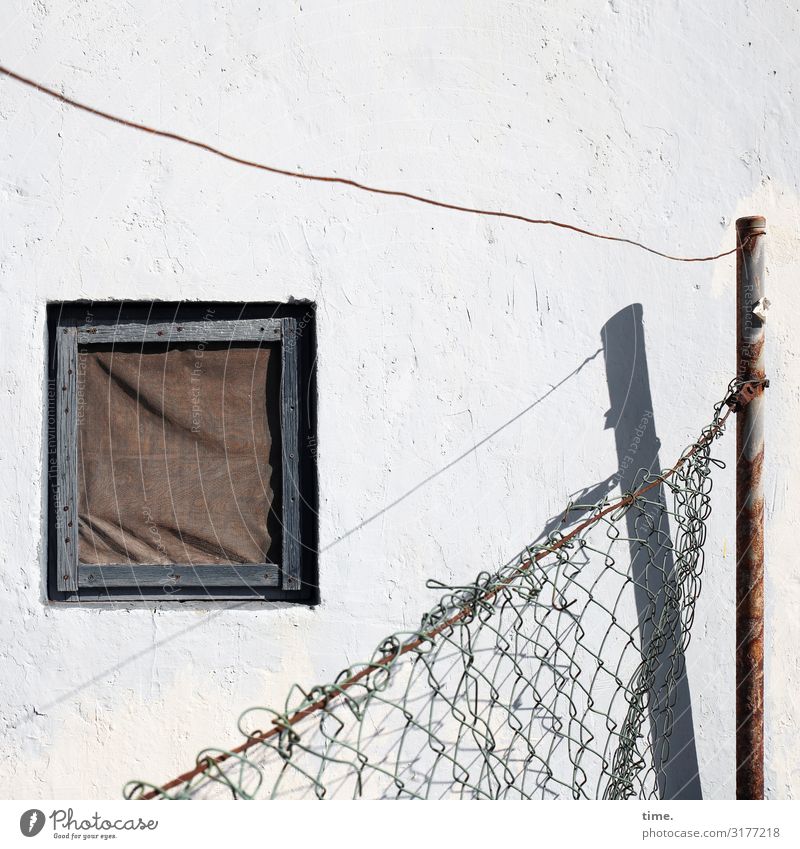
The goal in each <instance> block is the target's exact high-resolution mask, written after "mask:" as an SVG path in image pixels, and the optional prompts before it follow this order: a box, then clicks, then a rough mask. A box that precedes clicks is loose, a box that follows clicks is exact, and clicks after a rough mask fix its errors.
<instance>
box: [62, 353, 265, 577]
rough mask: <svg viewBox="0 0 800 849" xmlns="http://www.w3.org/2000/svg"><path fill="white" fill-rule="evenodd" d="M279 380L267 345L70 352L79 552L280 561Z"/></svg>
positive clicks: (130, 559)
mask: <svg viewBox="0 0 800 849" xmlns="http://www.w3.org/2000/svg"><path fill="white" fill-rule="evenodd" d="M279 387H280V356H279V350H278V349H277V347H275V346H261V347H257V346H247V345H241V346H239V345H236V346H228V345H227V344H225V345H218V346H211V345H209V346H205V347H203V346H197V347H186V346H184V347H170V348H167V347H166V346H158V347H156V346H152V345H148V346H145V348H144V350H142V349H141V347H140V346H136V349H135V350H131V348H130V347H129V348H128V349H127V350H125V349H120V348H115V349H114V350H99V349H93V348H91V347H89V348H88V349H87V350H86V352H81V353H79V355H78V441H79V449H78V480H79V509H78V521H79V559H80V561H81V562H82V563H89V564H111V563H133V564H136V563H142V564H146V563H149V564H169V563H186V564H191V565H200V564H226V563H231V564H235V563H264V562H277V557H276V550H277V546H278V545H279V536H280V522H279V520H278V510H277V504H275V493H276V492H280V482H279V480H275V478H276V476H277V475H279V473H280V446H279V434H280V425H279V422H280V406H279ZM273 508H274V509H273Z"/></svg>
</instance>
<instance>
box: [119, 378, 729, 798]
mask: <svg viewBox="0 0 800 849" xmlns="http://www.w3.org/2000/svg"><path fill="white" fill-rule="evenodd" d="M734 391H735V385H734V384H732V386H731V389H730V391H729V394H728V396H727V397H726V399H725V400H724V401H722V402H720V403H719V404H718V405H717V406H716V407H715V411H714V416H713V420H712V422H711V423H710V424H709V425H708V427H706V428H705V429H704V430H703V432H702V434H701V436H700V438H699V439H698V440H697V441H696V442H695V443H694V444H693V445H691V446H690V447H689V448H688V449H687V450H686V451H685V452H684V454H683V455H682V456H681V457H680V459H679V460H678V462H677V463H676V464H675V465H674V466H673V467H671V468H670V469H667V470H665V471H660V472H658V473H651V472H649V471H647V470H641V471H640V473H639V475H638V476H637V485H636V487H634V488H632V490H631V491H630V492H627V493H623V495H622V496H621V497H620V498H618V499H617V500H615V501H611V500H609V499H608V498H604V499H603V500H601V501H600V502H598V503H592V504H581V503H570V504H569V505H568V506H567V508H566V510H565V511H564V514H563V515H562V516H560V517H559V518H558V521H557V522H556V523H555V524H556V525H557V527H556V528H555V529H551V530H550V531H548V533H547V535H546V537H545V538H544V539H541V540H539V541H537V542H536V543H534V544H532V545H530V546H528V547H526V549H525V550H524V551H522V552H521V553H520V554H519V555H518V556H517V557H516V558H515V559H514V560H513V561H512V562H510V563H508V564H507V565H506V566H505V567H503V568H502V569H500V570H499V571H498V572H496V573H493V574H490V573H481V574H479V575H478V576H477V578H476V579H475V581H474V582H472V583H470V584H467V585H464V586H447V587H445V586H443V585H442V584H440V583H438V582H436V581H429V582H428V585H429V586H430V587H432V588H435V589H438V590H441V591H442V593H443V594H442V595H441V598H440V599H439V601H438V603H437V604H436V605H435V606H434V607H433V608H432V609H431V610H430V611H428V612H427V613H426V614H425V615H424V616H423V617H422V621H421V623H420V626H419V628H418V630H416V631H414V632H412V633H395V634H392V635H391V636H389V637H387V638H386V639H384V640H383V641H382V642H381V643H380V645H378V647H377V648H376V650H375V652H374V653H373V655H372V657H371V658H370V660H369V661H367V662H366V663H363V664H357V665H353V666H349V667H348V668H346V669H344V670H342V672H341V673H340V674H339V675H338V676H337V677H336V679H335V680H334V681H332V682H331V683H328V684H324V685H320V686H315V687H312V688H310V689H304V688H302V687H300V686H297V685H295V686H294V687H293V688H292V689H291V691H290V692H289V694H288V696H287V699H286V702H285V704H284V706H283V708H282V709H270V708H267V707H254V708H252V709H250V710H247V711H245V712H244V713H243V714H242V716H241V717H240V720H239V731H240V733H241V734H242V735H243V741H242V742H241V743H240V744H239V745H238V746H236V748H234V749H231V750H222V749H213V748H212V749H205V750H203V751H202V752H200V753H199V755H198V756H197V761H196V765H195V767H194V768H193V769H191V770H190V771H189V772H187V773H185V774H184V775H182V776H179V777H178V778H176V779H174V780H173V781H170V782H168V783H167V784H164V785H161V786H159V785H156V784H152V783H149V782H144V781H132V782H129V783H128V784H127V785H126V787H125V796H126V797H127V798H154V797H160V798H172V799H187V798H206V797H214V796H219V795H220V794H221V793H222V794H224V795H230V796H233V797H234V798H239V799H253V798H314V797H317V798H320V799H322V798H351V797H364V798H378V799H386V798H423V799H429V798H469V799H500V798H517V799H519V798H522V799H533V798H576V799H578V798H602V799H626V798H640V799H652V798H675V797H676V796H679V795H680V793H681V789H682V788H681V787H680V786H679V784H680V782H681V781H686V780H691V776H689V777H688V778H687V777H686V776H682V775H681V774H680V772H676V771H675V770H671V769H670V765H671V764H674V763H675V761H676V759H678V758H680V756H681V753H682V750H683V749H684V748H685V747H686V745H687V744H688V743H687V741H680V740H676V739H675V738H676V728H677V726H678V725H679V724H680V722H681V720H682V717H683V714H684V712H685V710H686V707H685V705H684V704H683V703H682V698H681V685H682V683H685V649H686V646H687V644H688V642H689V638H690V634H691V630H692V623H693V619H694V614H695V605H696V603H697V599H698V596H699V594H700V587H701V576H702V572H703V561H704V552H703V546H704V543H705V540H706V523H707V520H708V518H709V515H710V512H711V497H710V493H711V488H712V478H711V473H712V470H713V469H714V467H715V466H722V465H723V464H722V463H721V462H720V461H719V460H717V459H715V458H713V457H712V446H713V444H714V441H715V440H716V439H717V438H718V437H719V436H720V435H721V434H722V432H723V430H724V426H725V421H726V419H727V416H728V413H729V411H725V408H726V404H728V405H730V398H731V397H732V394H733V392H734ZM688 742H689V743H691V744H692V745H693V741H688Z"/></svg>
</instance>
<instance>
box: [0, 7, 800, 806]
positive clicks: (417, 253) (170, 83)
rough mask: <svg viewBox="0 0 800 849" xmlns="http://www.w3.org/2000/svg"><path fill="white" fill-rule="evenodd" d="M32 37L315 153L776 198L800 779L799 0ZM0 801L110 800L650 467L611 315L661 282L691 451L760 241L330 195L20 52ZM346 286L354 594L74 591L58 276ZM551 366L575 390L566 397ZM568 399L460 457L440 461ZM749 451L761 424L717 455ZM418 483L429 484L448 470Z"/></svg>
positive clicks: (786, 679) (315, 10) (788, 709)
mask: <svg viewBox="0 0 800 849" xmlns="http://www.w3.org/2000/svg"><path fill="white" fill-rule="evenodd" d="M5 6H6V8H5V9H4V15H3V21H2V24H0V27H1V28H2V32H1V33H0V55H2V61H3V62H4V63H6V64H8V65H9V66H10V67H12V68H15V69H18V70H19V71H21V72H22V73H26V74H29V75H30V76H33V77H35V78H37V79H40V80H42V81H44V82H48V83H52V84H55V85H56V86H63V88H64V90H65V91H67V92H69V93H71V94H74V95H75V96H76V97H78V98H80V99H82V100H85V101H86V102H88V103H92V104H95V105H97V106H99V107H101V108H106V109H108V110H110V111H112V112H114V113H118V114H120V115H126V116H131V117H133V118H135V119H137V120H141V121H143V122H146V123H150V124H155V125H158V126H163V127H165V128H168V129H171V130H173V131H176V132H179V133H185V134H187V135H192V136H196V137H199V138H202V139H205V140H208V141H209V142H211V143H212V144H216V145H218V146H220V147H222V148H225V149H228V150H231V151H235V152H237V153H239V154H241V155H242V156H245V157H251V158H256V159H263V160H267V161H269V162H273V163H276V164H279V165H282V166H285V167H287V168H298V167H299V168H302V169H304V170H307V171H309V172H311V171H313V172H317V173H335V174H341V175H345V176H351V177H353V178H356V179H360V180H363V181H365V182H370V183H374V184H378V185H387V186H396V187H398V188H403V189H406V190H408V191H412V192H418V193H422V194H429V195H432V196H441V197H444V198H448V199H453V200H456V201H461V202H464V203H468V204H475V205H478V206H483V207H498V206H502V207H504V208H507V209H510V210H515V211H521V212H526V213H531V214H534V215H541V216H543V217H553V218H559V219H565V220H568V221H571V222H574V223H576V224H579V225H582V226H586V227H590V228H596V229H605V230H609V231H611V232H614V233H624V234H626V235H629V236H632V237H634V238H637V239H640V240H642V241H644V242H646V243H648V244H652V245H654V246H656V247H660V248H664V249H668V250H670V251H672V252H677V253H682V254H697V253H703V254H708V253H716V252H718V251H720V250H724V249H727V248H729V247H730V246H731V245H732V244H733V221H734V219H735V218H736V216H738V215H744V214H763V215H766V217H767V220H768V230H769V236H768V239H769V248H768V274H769V279H768V292H769V297H770V300H772V301H773V302H774V303H775V304H776V309H775V310H774V311H773V312H772V313H771V314H770V324H769V331H768V354H767V361H768V367H769V375H770V378H771V387H770V389H769V404H768V415H769V421H768V426H767V451H768V459H767V469H766V476H767V477H766V481H767V486H766V494H767V557H768V563H767V569H768V576H769V577H768V592H767V610H768V622H767V653H766V656H767V723H768V738H767V788H768V793H769V795H770V796H772V797H776V798H787V797H797V796H800V765H798V761H797V758H796V754H795V746H796V730H795V729H796V727H797V724H798V722H800V664H799V663H798V652H797V647H798V646H800V616H798V615H797V610H798V604H799V603H800V571H798V569H799V568H800V567H798V565H797V564H798V558H797V551H796V540H797V539H798V531H799V530H800V527H798V526H799V524H800V523H798V518H797V506H796V503H795V501H794V499H793V498H792V494H793V493H794V492H796V491H797V485H798V483H799V482H800V459H798V457H797V453H796V451H795V450H794V446H795V444H796V442H797V439H798V437H800V429H798V425H797V421H798V420H800V395H798V392H797V390H796V387H795V377H796V375H797V367H798V363H797V357H798V354H797V350H798V346H797V345H796V344H794V342H793V339H794V336H793V327H792V325H793V324H794V322H793V321H792V317H793V316H794V315H796V314H797V311H798V307H800V303H799V301H800V295H799V294H798V287H797V285H796V278H797V272H798V259H797V258H798V256H800V240H798V235H797V234H798V217H799V212H800V201H799V200H798V196H799V195H800V187H799V186H798V181H799V179H800V165H798V161H797V157H796V156H795V143H796V138H797V126H796V115H797V114H798V107H800V104H798V97H800V79H798V73H797V67H796V64H795V59H794V55H795V54H796V51H794V50H793V49H792V48H793V45H794V44H795V43H796V42H797V39H798V35H799V34H798V19H797V16H796V13H794V12H793V11H790V10H788V9H785V8H783V7H782V4H775V3H768V2H766V0H762V1H761V2H751V3H749V4H747V6H746V7H743V8H737V9H736V10H733V9H731V7H730V4H728V3H724V2H722V0H713V1H712V2H710V3H706V4H704V5H702V6H698V5H697V4H696V3H688V2H683V0H681V2H677V1H676V0H672V1H671V2H669V3H663V4H641V3H637V2H626V0H615V1H614V2H613V3H610V4H607V5H604V4H601V3H597V2H594V0H591V1H590V0H584V1H583V2H577V0H570V2H564V3H558V4H555V3H541V4H534V5H531V4H528V3H519V2H503V1H502V0H501V2H498V3H496V4H492V5H491V7H489V8H487V5H486V4H485V3H482V2H476V1H475V0H457V2H454V3H452V4H450V5H449V6H448V12H447V14H446V15H443V14H442V10H441V7H440V5H439V4H431V3H424V2H419V0H409V2H406V3H366V4H365V3H339V4H333V3H330V2H315V0H304V2H302V3H301V4H298V3H297V2H294V3H286V2H280V3H279V2H275V0H266V2H264V0H262V2H252V0H239V2H236V3H234V2H232V0H214V1H213V2H211V0H206V1H205V2H200V3H197V4H195V6H194V7H193V11H192V14H191V15H188V16H187V15H185V14H184V12H183V11H181V10H179V9H178V7H172V6H170V5H169V4H163V3H162V2H157V1H156V0H133V2H127V1H126V2H122V0H111V2H108V3H104V4H102V6H98V4H96V3H89V2H78V0H75V2H66V0H64V2H48V0H38V2H37V3H35V4H30V3H24V2H22V0H9V2H8V3H6V4H5ZM0 127H1V128H2V139H3V142H2V145H1V146H0V199H1V202H0V216H2V224H1V225H0V234H2V235H1V236H0V239H1V240H2V241H1V242H0V286H2V293H3V306H4V309H3V311H2V314H0V328H1V330H0V332H1V333H2V337H1V338H2V342H3V344H2V405H1V406H0V429H2V432H3V434H4V435H5V439H4V440H3V443H2V449H1V450H2V458H1V459H0V475H2V478H1V480H2V486H1V487H0V523H2V524H1V525H0V553H1V556H2V560H1V562H0V623H2V624H0V628H2V632H0V633H1V634H2V642H3V651H2V661H0V663H2V682H3V686H2V688H1V689H0V693H1V695H0V706H1V709H2V717H3V722H4V724H7V725H8V730H7V731H6V732H5V733H4V735H3V742H2V753H3V756H4V759H3V763H4V768H3V770H2V781H1V783H0V793H3V794H5V795H9V796H16V797H25V798H35V797H54V796H55V797H59V796H61V797H109V796H110V797H113V796H116V795H117V794H118V793H119V791H120V788H121V786H122V783H123V782H124V781H125V780H126V779H128V778H132V777H147V778H152V779H166V778H169V777H170V776H171V775H173V774H174V773H176V772H177V771H179V770H181V769H183V768H186V767H187V766H189V765H190V764H191V763H192V761H193V758H194V754H195V752H196V751H197V750H198V749H199V748H201V747H203V746H206V745H222V746H228V745H230V744H231V743H232V742H235V740H236V731H235V719H236V716H237V714H238V712H239V710H241V709H243V708H245V707H247V706H249V705H251V704H255V703H273V704H274V703H280V702H281V701H282V699H283V697H284V695H285V693H286V690H287V687H288V685H289V683H290V682H292V681H294V680H299V681H302V682H304V683H307V684H311V683H314V682H316V681H318V680H325V679H327V678H329V677H330V676H332V675H334V674H335V673H336V672H337V671H338V669H339V668H340V667H341V666H342V665H343V663H346V662H348V661H351V660H354V659H357V658H363V657H365V656H366V655H368V654H369V653H370V651H371V649H372V647H373V646H374V644H375V643H376V642H377V640H378V639H379V638H380V637H381V636H383V634H384V633H385V632H386V630H387V629H388V628H403V627H411V626H413V625H414V624H416V622H417V620H418V616H419V614H420V612H421V611H422V610H423V609H425V608H426V607H427V606H428V605H429V604H430V601H431V599H432V593H431V592H430V591H427V590H425V588H424V580H425V578H426V577H429V576H433V577H436V578H438V579H440V580H442V581H449V580H464V579H467V578H469V577H470V576H472V575H473V574H475V573H476V572H477V571H479V570H480V569H482V568H491V567H494V566H496V565H498V563H500V562H501V561H503V560H505V559H507V558H508V557H509V556H511V555H512V554H513V553H514V552H516V551H517V550H518V549H520V548H521V547H522V546H523V545H524V544H525V543H526V542H527V541H529V540H530V539H531V538H533V537H535V536H536V535H537V534H538V532H539V530H540V529H541V527H542V526H543V525H544V523H545V522H546V520H547V519H548V518H549V517H551V516H552V515H554V514H556V513H557V512H558V511H560V510H561V509H563V506H564V504H565V503H566V501H567V499H568V496H569V494H570V493H573V492H575V491H578V490H580V489H581V488H583V487H585V486H590V485H592V484H594V483H596V482H597V481H599V480H603V479H604V478H606V477H607V476H608V475H609V474H611V473H613V471H614V470H615V468H616V459H615V452H614V445H613V436H612V433H611V431H607V430H604V415H603V414H604V412H605V410H606V408H607V406H608V395H607V391H606V387H605V380H604V368H603V363H602V357H598V358H595V359H593V360H590V361H589V362H588V363H587V364H586V365H585V366H584V367H583V368H582V369H581V370H580V371H578V372H577V373H576V374H574V375H573V376H572V377H571V378H570V379H569V380H568V381H567V382H566V383H564V384H563V385H561V386H558V388H556V389H555V390H554V391H552V392H550V389H551V387H552V386H553V385H557V384H558V383H559V382H560V381H561V380H562V378H564V377H565V376H566V375H568V374H570V373H571V372H573V371H574V370H575V369H576V367H577V366H578V365H579V364H580V363H582V362H583V361H584V360H585V359H586V358H587V357H589V356H591V355H592V354H593V353H594V352H596V351H597V349H598V347H599V344H600V338H599V332H600V327H601V325H602V324H603V323H604V322H605V321H606V320H607V319H608V318H609V317H610V316H611V315H613V314H614V313H615V312H617V311H618V310H619V309H621V308H622V307H624V306H626V305H628V304H630V303H633V302H640V303H642V304H643V310H644V318H645V323H646V344H647V349H648V358H649V365H650V379H651V386H652V394H653V398H654V404H655V408H656V409H655V411H654V416H655V421H656V426H657V429H658V434H659V436H660V439H661V441H662V453H661V457H662V460H663V461H664V462H668V461H670V460H671V459H672V458H674V457H675V456H677V454H678V452H679V451H680V450H681V449H682V448H683V447H684V445H685V444H686V443H687V441H688V440H689V439H690V438H692V437H693V436H694V434H696V433H697V431H698V429H699V428H700V427H701V426H702V425H703V424H705V423H706V421H707V420H708V417H709V413H710V409H711V405H712V403H713V402H714V401H715V400H717V398H718V397H719V396H720V395H721V393H722V391H723V389H724V387H725V385H726V384H727V382H728V380H729V378H730V377H731V376H732V373H733V368H734V348H733V346H734V341H733V340H734V336H733V333H734V318H735V315H734V305H733V300H734V290H733V283H734V274H733V266H732V262H731V261H729V260H723V261H721V262H719V263H716V264H714V265H703V264H687V265H679V264H674V263H668V262H665V261H662V260H659V259H657V258H655V257H652V256H649V255H647V254H645V253H643V252H641V251H638V250H636V249H635V248H632V247H625V246H620V245H613V244H609V243H604V242H599V241H595V240H591V239H586V238H581V237H578V236H575V235H569V234H566V233H564V232H559V231H555V230H549V229H546V228H531V227H527V226H524V225H522V224H518V223H513V222H502V221H491V222H489V221H485V220H481V219H478V218H470V217H467V216H462V215H458V214H455V213H448V212H444V211H442V210H435V209H429V208H425V207H421V206H415V205H412V204H411V203H409V202H407V201H404V200H401V199H392V198H377V197H372V196H368V195H364V194H360V193H357V192H354V191H351V190H349V189H345V188H339V187H334V186H323V185H312V184H300V183H297V182H293V181H291V180H285V179H281V178H276V177H272V176H269V175H266V174H260V173H257V172H254V171H251V170H247V169H243V168H240V167H237V166H235V165H232V164H230V163H226V162H223V161H221V160H218V159H214V158H212V157H209V156H207V155H205V154H202V153H201V152H199V151H196V150H191V149H189V148H186V147H183V146H180V145H177V144H174V143H171V142H167V141H162V140H158V139H155V138H152V137H150V136H147V135H144V134H141V133H134V132H132V131H129V130H126V129H123V128H121V127H117V126H112V125H109V124H107V123H104V122H101V121H99V120H97V119H96V118H93V117H91V116H89V115H86V114H82V113H79V112H76V111H73V110H70V109H68V108H66V107H61V106H58V105H55V104H54V103H53V102H52V101H50V100H48V99H45V98H43V97H41V96H39V95H36V94H34V93H32V92H30V91H28V90H25V89H23V88H21V87H20V86H19V85H17V84H15V83H13V82H10V81H9V80H7V79H0ZM289 297H297V298H314V299H315V300H316V301H317V302H318V304H319V311H318V322H319V393H320V401H319V412H320V428H319V446H318V447H319V469H320V486H321V515H320V534H321V540H322V549H323V551H322V554H321V581H322V597H323V604H322V605H321V606H320V607H318V608H317V609H314V610H310V609H307V608H299V607H291V606H286V605H272V606H244V607H242V606H239V607H237V606H235V605H212V606H200V605H186V606H181V607H174V606H170V605H167V604H165V605H161V606H155V607H154V606H153V605H123V606H118V607H114V608H110V609H109V608H99V607H91V606H83V607H65V606H60V607H59V606H53V605H48V604H47V603H46V602H45V601H44V593H43V572H44V568H45V566H44V535H43V528H44V501H45V492H44V483H45V481H44V478H43V473H42V469H43V465H44V450H45V447H44V416H43V406H44V401H45V386H44V373H45V365H44V363H45V353H44V350H45V304H46V302H47V300H48V299H51V300H56V299H76V298H91V299H102V298H125V299H137V298H138V299H146V298H163V299H179V298H186V299H209V300H211V299H220V300H226V299H227V300H248V299H252V300H272V299H274V300H282V299H287V298H289ZM548 392H550V394H547V393H548ZM546 394H547V397H546V398H544V399H543V400H542V401H541V403H538V404H536V405H535V406H532V407H531V409H530V410H529V411H528V412H527V413H525V414H524V415H522V416H521V417H520V418H518V419H517V420H516V421H514V422H513V423H511V424H510V425H509V426H508V427H506V428H503V429H502V430H500V431H499V432H498V433H497V435H496V436H494V437H492V438H491V439H489V440H488V441H487V442H485V443H484V444H482V445H481V446H480V447H479V448H477V449H476V450H475V451H474V452H472V453H471V454H469V455H467V457H465V458H464V459H463V460H461V461H459V462H456V463H455V464H453V465H452V466H451V467H450V468H448V469H447V470H446V471H444V472H443V473H442V474H439V475H435V476H434V473H435V472H437V471H438V470H440V469H442V467H444V466H446V465H447V464H448V463H450V462H451V461H453V460H454V459H455V458H457V457H458V456H459V455H460V454H462V453H463V452H464V451H465V450H466V449H467V448H469V447H470V446H472V445H474V444H475V443H477V442H479V441H480V440H481V439H483V438H484V437H485V436H486V435H488V434H490V433H492V432H493V431H494V430H496V429H497V428H499V427H500V426H501V425H503V424H504V423H506V422H508V421H509V420H510V419H512V418H513V417H514V416H516V415H517V414H518V413H520V411H522V410H524V409H525V408H527V407H529V406H531V405H532V404H534V402H535V401H536V400H537V399H538V398H540V397H542V396H545V395H546ZM720 451H721V454H722V456H723V457H724V458H725V459H727V460H729V461H730V460H732V459H733V444H732V438H731V437H730V435H729V437H728V438H727V439H726V440H725V442H724V443H722V444H720ZM731 475H732V472H731V471H730V470H728V471H726V472H721V473H720V474H719V475H718V481H717V485H716V487H715V494H716V512H715V515H714V519H713V522H712V525H711V528H710V536H709V541H708V548H707V561H706V573H705V588H704V595H703V597H702V599H701V602H700V605H699V610H698V617H697V621H696V626H695V633H694V641H693V643H692V647H691V652H690V657H689V674H690V681H691V687H692V696H693V700H694V717H695V725H696V733H697V737H698V748H699V757H700V768H701V775H702V782H703V790H704V793H705V795H706V796H708V797H712V798H713V797H730V796H731V795H732V794H733V787H734V782H733V667H732V658H733V566H734V563H733V539H734V534H733V506H732V498H733V496H732V492H733V490H732V476H731ZM426 480H427V483H424V484H423V485H422V486H419V484H420V483H421V482H423V481H426Z"/></svg>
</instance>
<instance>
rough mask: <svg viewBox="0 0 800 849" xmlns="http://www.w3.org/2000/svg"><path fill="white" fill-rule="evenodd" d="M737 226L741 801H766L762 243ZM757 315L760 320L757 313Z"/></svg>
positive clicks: (754, 224) (752, 225)
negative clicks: (742, 385) (744, 395)
mask: <svg viewBox="0 0 800 849" xmlns="http://www.w3.org/2000/svg"><path fill="white" fill-rule="evenodd" d="M766 223H767V222H766V219H764V218H762V217H761V216H751V217H748V218H740V219H738V221H737V222H736V244H737V250H736V357H737V369H736V372H737V377H738V378H739V381H740V382H741V381H745V382H748V383H750V386H749V387H748V392H749V398H748V401H747V403H746V404H744V405H742V406H741V407H740V408H739V409H738V412H737V415H736V798H737V799H763V798H764V493H763V489H762V483H761V473H762V465H763V460H764V411H763V405H764V389H765V386H766V375H765V372H764V315H763V310H764V308H765V307H766V303H765V302H764V300H763V299H764V236H765V234H766ZM754 309H755V312H754Z"/></svg>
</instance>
